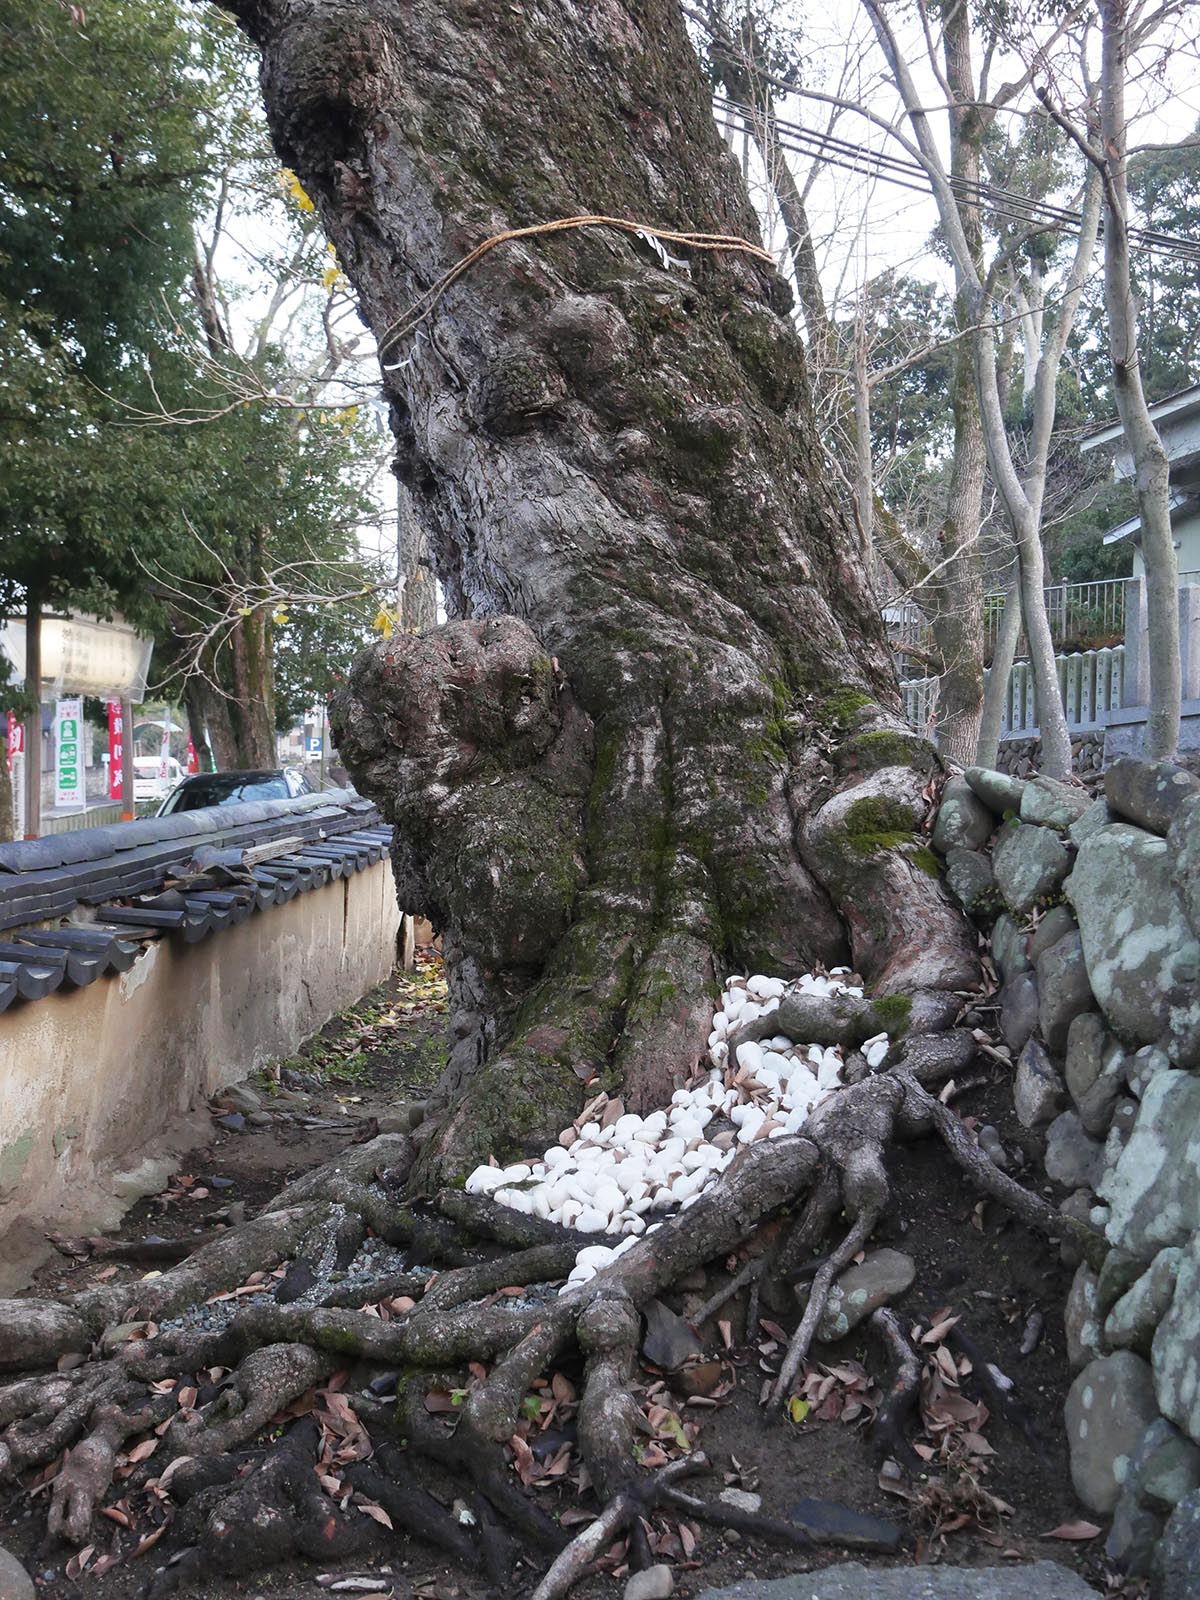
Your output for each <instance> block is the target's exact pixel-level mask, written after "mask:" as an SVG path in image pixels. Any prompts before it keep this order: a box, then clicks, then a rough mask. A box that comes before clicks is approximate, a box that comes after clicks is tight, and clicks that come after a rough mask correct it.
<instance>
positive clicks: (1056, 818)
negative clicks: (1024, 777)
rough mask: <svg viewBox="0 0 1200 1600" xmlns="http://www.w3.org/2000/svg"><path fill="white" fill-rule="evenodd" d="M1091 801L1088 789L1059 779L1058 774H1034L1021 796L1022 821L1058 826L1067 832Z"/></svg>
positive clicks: (1044, 825)
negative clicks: (1051, 776)
mask: <svg viewBox="0 0 1200 1600" xmlns="http://www.w3.org/2000/svg"><path fill="white" fill-rule="evenodd" d="M1091 803H1092V799H1091V796H1090V795H1089V794H1088V792H1087V790H1086V789H1080V788H1079V787H1077V786H1076V785H1074V784H1069V783H1059V782H1058V780H1057V779H1056V778H1042V777H1037V778H1031V779H1030V780H1029V782H1028V783H1027V784H1026V785H1025V793H1024V794H1023V795H1022V796H1021V821H1022V822H1036V823H1040V824H1041V826H1042V827H1044V828H1058V829H1059V830H1060V831H1062V832H1064V833H1065V832H1066V830H1067V829H1068V828H1069V827H1070V826H1071V824H1072V823H1073V822H1078V820H1079V818H1080V817H1081V816H1082V815H1083V813H1084V812H1085V811H1086V810H1087V808H1088V807H1089V806H1090V805H1091Z"/></svg>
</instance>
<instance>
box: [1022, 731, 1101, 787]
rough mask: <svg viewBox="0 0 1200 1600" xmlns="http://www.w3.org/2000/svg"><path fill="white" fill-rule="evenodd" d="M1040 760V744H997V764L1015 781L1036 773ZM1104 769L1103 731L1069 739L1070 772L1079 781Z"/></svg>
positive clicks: (1036, 740)
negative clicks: (1074, 774) (1074, 773)
mask: <svg viewBox="0 0 1200 1600" xmlns="http://www.w3.org/2000/svg"><path fill="white" fill-rule="evenodd" d="M1041 759H1042V741H1041V739H1040V738H1037V737H1034V738H1032V739H1004V740H1002V741H1001V743H1000V751H999V754H998V756H997V764H998V766H999V768H1000V771H1001V772H1009V773H1012V774H1013V775H1014V776H1016V777H1018V778H1028V777H1030V776H1032V774H1033V773H1035V772H1036V771H1037V770H1038V767H1039V765H1040V764H1041ZM1103 766H1104V730H1103V729H1102V728H1101V729H1097V731H1096V732H1095V733H1077V734H1073V735H1072V737H1071V769H1072V771H1073V772H1077V773H1078V774H1079V776H1080V777H1081V778H1090V777H1094V776H1096V775H1097V774H1099V772H1100V770H1101V768H1102V767H1103Z"/></svg>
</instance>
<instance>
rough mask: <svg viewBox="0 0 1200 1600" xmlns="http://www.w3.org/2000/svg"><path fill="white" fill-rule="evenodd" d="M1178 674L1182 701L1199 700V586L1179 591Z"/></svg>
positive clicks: (1186, 584) (1185, 587) (1191, 586)
mask: <svg viewBox="0 0 1200 1600" xmlns="http://www.w3.org/2000/svg"><path fill="white" fill-rule="evenodd" d="M1179 672H1180V678H1181V684H1180V689H1181V692H1182V696H1183V698H1184V700H1200V585H1197V584H1194V583H1185V584H1184V586H1183V588H1182V589H1180V591H1179Z"/></svg>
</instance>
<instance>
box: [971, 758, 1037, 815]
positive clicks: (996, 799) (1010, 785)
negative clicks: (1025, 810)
mask: <svg viewBox="0 0 1200 1600" xmlns="http://www.w3.org/2000/svg"><path fill="white" fill-rule="evenodd" d="M963 777H964V778H965V779H966V780H967V782H968V783H969V784H970V786H971V788H972V789H974V791H975V793H976V794H977V795H978V796H979V798H980V799H981V800H982V801H983V803H984V805H985V806H987V808H988V810H989V811H994V812H995V814H996V815H997V816H998V817H1003V816H1005V815H1006V814H1007V813H1008V812H1010V811H1011V812H1012V813H1013V815H1014V816H1015V815H1016V814H1017V812H1019V811H1020V809H1021V796H1022V795H1023V794H1024V793H1025V780H1024V778H1013V777H1010V776H1009V774H1008V773H1007V772H993V771H992V769H991V768H990V767H968V768H967V770H966V771H965V772H964V773H963Z"/></svg>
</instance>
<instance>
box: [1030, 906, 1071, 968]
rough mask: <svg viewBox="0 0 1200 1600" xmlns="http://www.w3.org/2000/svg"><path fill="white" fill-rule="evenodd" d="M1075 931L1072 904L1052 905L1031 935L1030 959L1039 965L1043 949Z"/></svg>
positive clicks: (1047, 948)
mask: <svg viewBox="0 0 1200 1600" xmlns="http://www.w3.org/2000/svg"><path fill="white" fill-rule="evenodd" d="M1074 932H1075V918H1074V915H1073V914H1072V911H1071V908H1070V906H1051V907H1050V909H1049V911H1047V913H1046V915H1045V916H1044V917H1043V918H1042V920H1041V921H1040V922H1039V923H1038V925H1037V927H1036V928H1035V929H1034V930H1033V932H1032V933H1031V934H1030V936H1029V959H1030V960H1031V961H1032V962H1033V963H1034V965H1035V966H1036V965H1037V959H1038V957H1039V956H1040V955H1041V953H1042V951H1043V950H1049V948H1050V946H1051V945H1052V944H1057V943H1058V941H1059V940H1060V939H1065V938H1066V936H1067V934H1069V933H1074Z"/></svg>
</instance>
